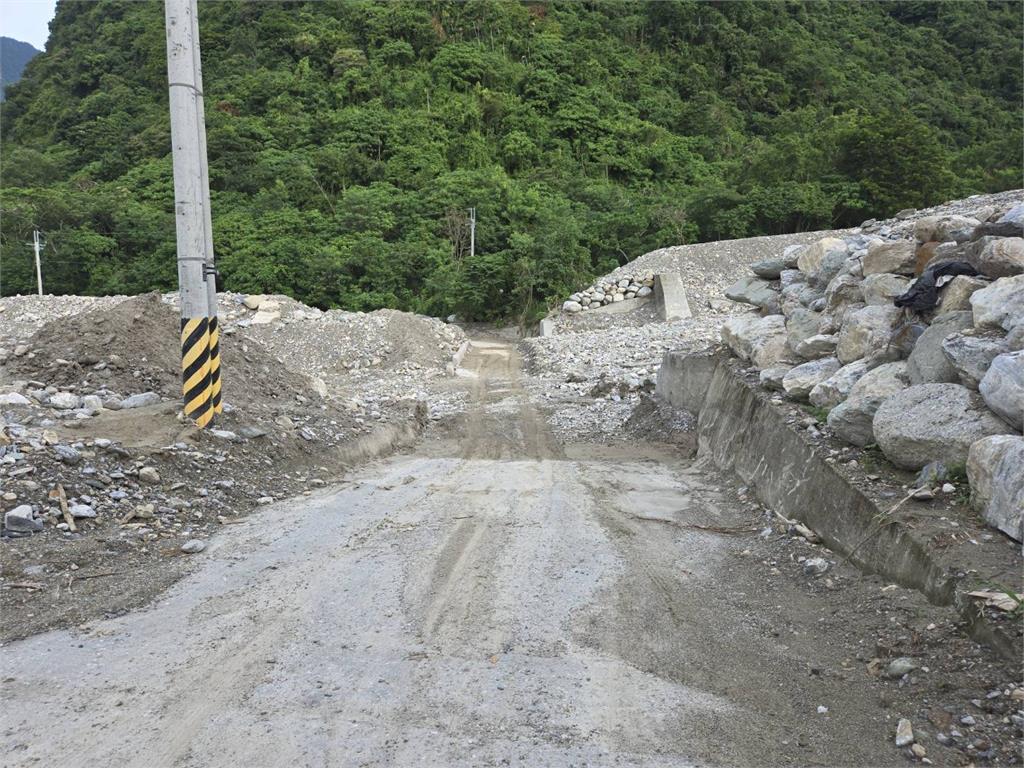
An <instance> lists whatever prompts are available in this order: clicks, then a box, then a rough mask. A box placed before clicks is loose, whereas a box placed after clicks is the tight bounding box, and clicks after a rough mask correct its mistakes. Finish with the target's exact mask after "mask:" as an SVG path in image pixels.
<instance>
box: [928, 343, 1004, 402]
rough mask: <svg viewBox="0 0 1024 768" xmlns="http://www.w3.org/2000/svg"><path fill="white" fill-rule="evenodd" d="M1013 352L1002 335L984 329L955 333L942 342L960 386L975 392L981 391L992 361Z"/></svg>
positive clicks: (944, 352) (943, 350) (943, 351)
mask: <svg viewBox="0 0 1024 768" xmlns="http://www.w3.org/2000/svg"><path fill="white" fill-rule="evenodd" d="M1009 351H1010V347H1009V345H1008V344H1007V343H1006V341H1005V339H1004V338H1003V337H1002V335H997V334H995V333H993V332H992V331H989V330H987V329H982V328H979V329H975V328H969V329H967V330H966V331H960V332H958V333H951V334H950V335H949V336H947V337H946V338H945V339H943V340H942V354H943V355H945V356H946V360H948V361H949V364H950V365H951V366H952V367H953V369H954V370H955V371H956V375H957V377H958V378H959V379H960V383H961V384H963V385H964V386H965V387H967V388H968V389H974V390H977V389H978V385H979V384H980V383H981V379H982V377H983V376H984V375H985V372H986V371H987V370H988V369H989V366H990V365H991V364H992V361H993V360H994V359H995V358H996V357H997V356H998V355H1001V354H1003V353H1004V352H1009Z"/></svg>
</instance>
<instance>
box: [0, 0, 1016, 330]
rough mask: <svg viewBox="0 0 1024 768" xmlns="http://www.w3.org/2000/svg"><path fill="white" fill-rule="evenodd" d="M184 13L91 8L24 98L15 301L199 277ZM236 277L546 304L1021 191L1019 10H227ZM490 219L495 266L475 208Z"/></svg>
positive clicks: (66, 19) (229, 270)
mask: <svg viewBox="0 0 1024 768" xmlns="http://www.w3.org/2000/svg"><path fill="white" fill-rule="evenodd" d="M163 25H164V22H163V6H162V4H161V3H155V2H147V3H140V2H100V3H92V2H67V0H62V1H61V2H60V3H59V5H58V9H57V16H56V19H55V21H54V22H53V25H52V35H51V39H50V41H49V43H48V44H47V49H46V52H45V53H44V54H42V55H40V56H38V57H36V58H35V59H34V60H33V61H32V62H31V63H30V64H29V66H28V68H27V69H26V71H25V73H24V76H23V79H22V80H21V81H20V82H19V83H17V84H15V85H13V86H11V87H9V88H8V90H7V100H6V102H5V103H4V105H3V107H2V121H3V125H2V128H3V136H4V143H3V178H2V191H0V203H2V208H3V210H2V214H3V216H2V218H3V221H2V237H3V243H2V244H3V265H2V269H3V274H2V290H3V292H4V293H5V294H9V293H12V292H17V291H22V292H25V291H29V290H31V289H32V287H33V286H34V276H33V273H32V264H31V259H30V258H29V250H28V249H27V248H26V247H25V246H24V245H23V244H24V243H25V242H26V240H31V236H30V232H31V229H32V227H33V226H38V227H39V228H40V229H42V230H43V231H44V233H45V235H46V237H47V239H48V242H49V245H48V247H47V251H46V254H45V256H44V272H45V274H44V277H45V278H46V282H47V288H48V290H50V291H55V292H78V293H110V292H137V291H141V290H145V289H149V288H168V287H171V286H173V285H174V284H175V281H176V272H175V260H174V254H175V247H174V222H173V195H172V177H171V158H170V154H169V152H170V137H169V133H170V129H169V120H168V114H167V83H166V69H165V58H164V56H165V49H164V31H163ZM200 25H201V36H202V46H203V60H204V77H205V88H206V108H207V130H208V144H209V154H210V178H211V185H212V194H213V214H214V236H215V247H216V252H217V257H218V263H219V266H220V269H221V273H222V279H223V283H224V285H225V286H226V287H227V288H228V289H230V290H237V291H251V292H259V291H275V292H285V293H289V294H292V295H293V296H295V297H297V298H300V299H302V300H303V301H306V302H309V303H314V304H317V305H320V306H324V307H328V306H340V307H345V308H349V309H372V308H375V307H381V306H388V307H398V308H403V309H411V310H415V311H420V312H427V313H431V314H440V315H444V314H447V313H449V312H453V311H457V312H459V313H460V314H462V315H464V316H466V317H470V318H491V317H496V316H501V315H520V314H523V313H526V314H535V313H536V312H537V311H539V309H541V308H542V307H543V305H544V302H545V301H546V300H547V299H548V298H550V297H556V296H560V295H564V294H566V293H569V292H571V290H574V289H576V288H577V287H579V286H580V285H582V284H584V283H585V281H586V279H587V278H588V276H589V275H591V274H592V273H595V272H600V271H604V270H607V269H608V268H610V267H614V266H615V265H616V264H618V263H621V262H622V261H624V260H626V259H627V258H632V257H635V256H636V255H638V254H640V253H642V252H644V251H646V250H650V249H653V248H656V247H660V246H665V245H672V244H678V243H682V242H687V241H694V240H701V239H716V238H725V237H742V236H746V235H753V234H760V233H779V232H787V231H794V230H799V229H816V228H824V227H830V226H834V225H848V224H856V223H858V222H859V221H860V220H862V219H865V218H868V217H870V216H879V215H885V214H891V213H892V212H894V211H895V210H897V209H899V208H903V207H920V206H924V205H927V204H932V203H936V202H939V201H941V200H944V199H949V198H951V197H955V196H962V195H966V194H970V193H974V192H982V191H996V190H1000V189H1006V188H1010V187H1014V186H1019V185H1020V183H1021V173H1022V171H1021V166H1022V160H1021V144H1022V136H1021V120H1022V109H1021V93H1022V90H1021V89H1022V86H1021V69H1022V53H1021V40H1022V20H1021V6H1020V3H1018V2H988V3H982V2H969V3H959V2H956V3H954V2H949V3H933V2H898V3H846V2H842V3H839V2H837V3H826V2H809V3H798V2H787V3H782V2H771V3H767V2H765V3H754V2H721V3H692V2H652V3H616V2H600V3H561V2H547V3H541V2H538V3H527V4H520V3H511V2H497V1H495V0H470V2H466V3H455V2H421V3H412V2H403V3H367V2H280V3H272V2H263V3H247V2H234V1H227V2H216V3H214V2H202V3H200ZM470 206H475V207H476V209H477V215H478V228H477V233H476V234H477V237H476V255H475V256H474V257H473V258H470V256H469V253H468V238H467V230H466V221H465V217H464V211H465V209H466V208H468V207H470Z"/></svg>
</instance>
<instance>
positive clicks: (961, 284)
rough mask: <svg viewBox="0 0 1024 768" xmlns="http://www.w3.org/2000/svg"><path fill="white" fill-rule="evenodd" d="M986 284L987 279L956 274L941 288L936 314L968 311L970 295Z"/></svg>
mask: <svg viewBox="0 0 1024 768" xmlns="http://www.w3.org/2000/svg"><path fill="white" fill-rule="evenodd" d="M988 285H989V283H988V281H986V280H982V279H980V278H977V277H969V276H967V275H957V276H956V277H954V278H953V279H952V280H950V281H949V282H948V283H947V284H946V286H945V288H943V289H942V296H941V298H940V299H939V308H938V310H937V311H936V315H943V314H945V313H947V312H963V311H965V310H966V311H970V309H971V296H972V295H973V294H974V292H975V291H980V290H981V289H982V288H985V287H986V286H988Z"/></svg>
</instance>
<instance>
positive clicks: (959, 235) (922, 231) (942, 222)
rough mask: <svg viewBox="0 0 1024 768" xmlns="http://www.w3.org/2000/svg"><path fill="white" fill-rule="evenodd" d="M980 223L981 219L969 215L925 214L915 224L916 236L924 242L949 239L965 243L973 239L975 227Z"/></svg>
mask: <svg viewBox="0 0 1024 768" xmlns="http://www.w3.org/2000/svg"><path fill="white" fill-rule="evenodd" d="M979 224H981V222H980V221H978V220H977V219H972V218H970V217H968V216H957V215H945V216H925V217H924V218H922V219H918V220H917V222H916V223H915V224H914V237H916V238H917V239H918V241H920V242H922V243H927V242H931V241H933V240H937V241H938V242H940V243H941V242H946V241H948V240H955V241H956V242H958V243H964V242H967V241H968V240H970V239H971V235H972V234H973V232H974V228H975V227H977V226H978V225H979Z"/></svg>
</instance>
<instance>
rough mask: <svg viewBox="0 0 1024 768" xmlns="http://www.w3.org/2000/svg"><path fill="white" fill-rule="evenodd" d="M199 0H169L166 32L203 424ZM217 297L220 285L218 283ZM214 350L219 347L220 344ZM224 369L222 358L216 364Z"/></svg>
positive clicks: (183, 268)
mask: <svg viewBox="0 0 1024 768" xmlns="http://www.w3.org/2000/svg"><path fill="white" fill-rule="evenodd" d="M197 15H198V14H197V8H196V0H164V19H165V25H166V32H167V80H168V85H169V92H170V109H171V150H172V155H173V161H174V214H175V228H176V232H177V245H178V287H179V290H180V293H181V370H182V394H183V396H184V404H185V414H186V415H187V416H189V417H190V418H192V419H193V420H194V421H195V423H196V424H197V425H198V426H199V427H206V426H208V425H209V424H210V422H211V421H212V420H213V416H214V412H215V408H214V401H213V400H214V398H213V377H212V376H211V354H210V353H211V344H210V342H211V339H210V318H211V316H212V317H214V318H215V317H216V304H215V303H214V306H213V307H211V306H210V294H211V289H210V287H209V283H211V282H213V279H214V275H213V274H210V273H209V268H208V265H210V266H212V262H213V253H212V248H210V249H208V248H207V245H208V243H209V242H211V241H212V237H209V235H208V231H209V224H208V222H209V211H208V207H209V203H208V201H209V194H210V192H209V184H208V182H207V179H208V175H207V170H206V152H205V149H206V131H205V123H204V116H203V97H202V89H201V87H200V85H201V81H199V80H198V79H197V72H198V69H199V67H198V65H197V63H196V59H197V58H198V56H199V36H198V29H199V27H198V22H197ZM212 290H213V294H214V302H215V301H216V287H214V288H213V289H212ZM215 351H219V349H218V350H215ZM217 372H218V374H219V360H218V366H217Z"/></svg>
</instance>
